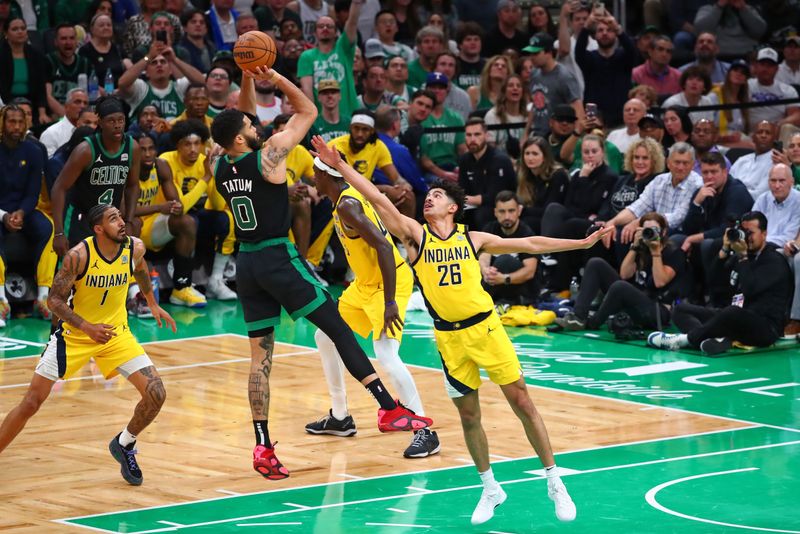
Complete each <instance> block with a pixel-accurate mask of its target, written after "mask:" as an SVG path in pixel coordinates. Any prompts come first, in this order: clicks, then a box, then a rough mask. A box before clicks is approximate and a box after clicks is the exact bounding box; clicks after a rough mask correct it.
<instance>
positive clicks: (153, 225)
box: [139, 213, 175, 252]
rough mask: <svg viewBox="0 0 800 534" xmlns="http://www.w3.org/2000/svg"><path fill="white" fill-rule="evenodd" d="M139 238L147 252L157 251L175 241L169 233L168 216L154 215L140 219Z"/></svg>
mask: <svg viewBox="0 0 800 534" xmlns="http://www.w3.org/2000/svg"><path fill="white" fill-rule="evenodd" d="M139 237H140V238H141V240H142V243H144V246H145V248H147V250H152V251H155V252H157V251H159V250H161V249H162V248H164V246H165V245H166V244H167V243H169V242H170V241H172V240H173V239H175V236H173V235H172V234H170V233H169V215H164V214H163V213H154V214H152V215H147V216H145V217H144V218H143V219H142V231H141V232H140V235H139Z"/></svg>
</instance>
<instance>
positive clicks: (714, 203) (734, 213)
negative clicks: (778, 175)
mask: <svg viewBox="0 0 800 534" xmlns="http://www.w3.org/2000/svg"><path fill="white" fill-rule="evenodd" d="M700 167H701V175H702V177H703V185H702V187H699V188H698V189H697V190H696V191H695V193H694V197H693V198H692V202H691V203H690V204H689V211H688V212H687V214H686V218H685V219H684V220H683V225H682V230H683V233H684V234H686V235H687V236H688V237H686V238H685V239H683V236H682V235H675V236H673V239H674V240H675V241H676V242H677V243H680V242H681V240H683V244H682V245H681V248H682V249H683V251H684V252H686V253H690V252H691V258H692V263H693V264H694V265H695V269H696V270H697V271H699V272H702V273H703V275H704V276H705V287H706V290H707V291H706V292H707V293H709V294H710V295H711V302H713V303H718V302H720V300H721V299H724V298H727V297H729V295H728V294H727V293H726V290H727V287H726V284H724V283H723V284H721V285H720V283H719V282H720V280H722V279H724V273H720V272H719V271H718V270H717V269H715V268H714V266H713V265H712V264H713V263H714V256H716V255H717V253H718V252H719V249H720V247H721V246H722V234H724V233H725V229H726V228H729V227H730V226H731V223H732V222H733V221H738V220H739V219H740V217H741V216H742V215H743V214H744V213H746V212H748V211H750V209H751V208H752V207H753V197H751V196H750V193H748V192H747V187H746V186H745V185H744V184H743V183H742V182H740V181H739V180H737V179H736V178H733V177H729V176H728V170H727V169H726V167H725V160H724V159H723V157H722V154H720V153H719V152H709V153H707V154H704V155H703V156H700Z"/></svg>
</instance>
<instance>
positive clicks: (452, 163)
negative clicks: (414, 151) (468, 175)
mask: <svg viewBox="0 0 800 534" xmlns="http://www.w3.org/2000/svg"><path fill="white" fill-rule="evenodd" d="M449 83H450V80H448V79H447V76H445V75H444V74H442V73H439V72H431V73H430V74H429V75H428V78H427V81H426V84H425V89H426V90H428V91H430V92H431V93H433V95H434V96H435V97H436V105H435V106H434V108H433V110H432V111H431V114H430V115H429V116H428V118H427V119H425V121H424V122H423V123H422V126H423V127H424V128H425V129H426V130H427V129H433V130H436V129H439V128H442V129H443V128H450V129H453V128H459V129H460V128H463V126H464V120H463V119H462V118H461V115H459V114H458V113H456V112H455V111H453V110H451V109H447V108H446V107H445V105H444V101H445V98H446V96H447V86H448V84H449ZM466 151H467V147H466V145H465V144H464V132H463V131H456V132H431V133H425V134H424V135H423V138H422V141H421V143H420V165H421V167H422V170H423V171H424V172H425V173H426V175H427V178H428V180H429V181H432V180H433V179H434V177H435V178H440V179H443V180H450V181H456V180H458V174H457V173H456V172H454V171H455V168H456V164H457V162H458V157H459V156H460V155H461V154H463V153H464V152H466ZM362 174H363V173H362Z"/></svg>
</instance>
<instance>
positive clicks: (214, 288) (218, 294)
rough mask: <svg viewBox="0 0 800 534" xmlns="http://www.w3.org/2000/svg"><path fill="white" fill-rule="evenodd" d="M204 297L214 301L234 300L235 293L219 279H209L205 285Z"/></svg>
mask: <svg viewBox="0 0 800 534" xmlns="http://www.w3.org/2000/svg"><path fill="white" fill-rule="evenodd" d="M206 297H207V298H211V299H215V300H236V298H237V296H236V293H235V292H234V291H233V290H232V289H231V288H229V287H228V286H226V285H225V282H223V281H222V280H220V279H219V278H209V279H208V284H207V285H206Z"/></svg>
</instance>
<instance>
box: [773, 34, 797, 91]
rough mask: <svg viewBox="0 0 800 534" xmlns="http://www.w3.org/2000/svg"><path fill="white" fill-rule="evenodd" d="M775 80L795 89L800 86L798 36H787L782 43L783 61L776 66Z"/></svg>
mask: <svg viewBox="0 0 800 534" xmlns="http://www.w3.org/2000/svg"><path fill="white" fill-rule="evenodd" d="M775 80H776V81H778V82H781V83H785V84H787V85H793V86H795V87H797V86H798V85H800V35H797V34H794V35H789V36H788V37H787V38H786V39H785V40H784V41H783V61H782V62H781V64H780V65H778V74H776V75H775Z"/></svg>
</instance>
